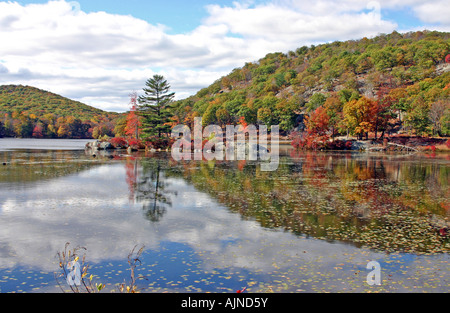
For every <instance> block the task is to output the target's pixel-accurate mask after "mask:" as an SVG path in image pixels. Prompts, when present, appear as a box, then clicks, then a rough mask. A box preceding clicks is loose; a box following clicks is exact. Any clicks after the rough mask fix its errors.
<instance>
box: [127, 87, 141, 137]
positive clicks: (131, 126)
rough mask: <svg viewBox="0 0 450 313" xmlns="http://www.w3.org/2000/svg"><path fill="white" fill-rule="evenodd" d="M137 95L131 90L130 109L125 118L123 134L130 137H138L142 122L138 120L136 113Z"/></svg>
mask: <svg viewBox="0 0 450 313" xmlns="http://www.w3.org/2000/svg"><path fill="white" fill-rule="evenodd" d="M137 99H138V95H137V93H136V92H133V93H132V94H131V95H130V105H131V109H130V112H129V113H128V115H127V118H126V126H125V129H124V131H125V135H126V136H128V137H131V138H136V139H139V134H140V128H141V126H142V123H141V122H140V120H139V116H138V115H137V114H136V110H137Z"/></svg>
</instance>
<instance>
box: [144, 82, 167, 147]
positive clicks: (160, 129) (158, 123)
mask: <svg viewBox="0 0 450 313" xmlns="http://www.w3.org/2000/svg"><path fill="white" fill-rule="evenodd" d="M146 86H147V87H146V88H144V89H143V90H144V95H143V96H140V97H139V99H138V102H139V105H138V108H137V113H138V114H139V115H140V116H142V125H141V131H142V135H141V137H142V138H143V139H148V138H151V137H158V138H161V137H162V135H163V134H168V133H169V132H170V125H169V124H168V123H170V117H171V115H172V114H171V113H170V110H169V109H170V103H171V102H172V100H173V98H174V97H175V93H174V92H170V84H169V83H168V82H167V80H166V79H164V76H161V75H154V76H153V77H152V78H150V79H148V80H147V82H146Z"/></svg>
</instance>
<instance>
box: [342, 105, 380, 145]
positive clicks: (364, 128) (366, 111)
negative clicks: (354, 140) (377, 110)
mask: <svg viewBox="0 0 450 313" xmlns="http://www.w3.org/2000/svg"><path fill="white" fill-rule="evenodd" d="M374 107H376V101H375V100H372V99H369V98H367V97H362V98H360V99H359V100H352V101H349V102H347V103H346V104H344V109H343V113H344V123H345V125H346V127H347V129H348V131H349V132H350V133H351V134H353V135H356V136H358V138H359V139H362V138H363V136H364V135H366V139H368V137H369V132H370V131H371V130H372V129H373V119H372V118H373V116H372V112H373V111H374Z"/></svg>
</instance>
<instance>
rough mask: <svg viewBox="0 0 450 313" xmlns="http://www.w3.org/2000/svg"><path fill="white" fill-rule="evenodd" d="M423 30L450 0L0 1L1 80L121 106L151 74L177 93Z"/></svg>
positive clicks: (448, 24) (449, 16) (441, 21)
mask: <svg viewBox="0 0 450 313" xmlns="http://www.w3.org/2000/svg"><path fill="white" fill-rule="evenodd" d="M425 29H427V30H438V31H450V3H449V0H434V1H426V0H425V1H424V0H379V1H371V0H367V1H366V0H362V1H361V0H338V1H332V0H314V1H312V0H264V1H263V0H236V1H231V0H195V1H187V0H165V1H160V0H150V1H149V0H127V1H123V0H79V1H68V0H55V1H48V0H22V1H19V0H17V1H0V85H5V84H21V85H28V86H34V87H37V88H41V89H44V90H47V91H51V92H54V93H57V94H60V95H62V96H65V97H68V98H70V99H73V100H77V101H81V102H83V103H86V104H88V105H91V106H94V107H97V108H100V109H103V110H106V111H114V112H124V111H127V110H129V108H130V100H129V99H130V98H129V95H130V94H131V93H132V92H137V93H139V94H141V93H142V88H144V87H145V82H146V80H147V79H149V78H151V77H152V76H153V75H155V74H160V75H163V76H164V77H165V78H166V79H167V80H168V82H169V83H170V85H171V87H172V91H173V92H175V93H176V99H184V98H187V97H189V96H190V95H193V94H195V93H196V92H197V91H199V90H200V89H202V88H204V87H208V86H209V85H210V84H212V83H213V82H214V81H216V80H217V79H220V78H221V77H222V76H224V75H227V74H228V73H230V72H231V71H232V70H233V69H235V68H239V67H242V66H244V65H245V63H247V62H254V61H257V60H259V59H261V58H262V57H264V56H265V55H266V54H267V53H272V52H283V53H287V52H288V51H295V50H296V49H297V48H299V47H301V46H304V45H307V46H309V45H311V44H315V45H317V44H321V43H326V42H332V41H336V40H339V41H345V40H357V39H361V38H363V37H369V38H370V37H374V36H377V35H379V34H381V33H391V32H393V31H394V30H396V31H399V32H408V31H417V30H425Z"/></svg>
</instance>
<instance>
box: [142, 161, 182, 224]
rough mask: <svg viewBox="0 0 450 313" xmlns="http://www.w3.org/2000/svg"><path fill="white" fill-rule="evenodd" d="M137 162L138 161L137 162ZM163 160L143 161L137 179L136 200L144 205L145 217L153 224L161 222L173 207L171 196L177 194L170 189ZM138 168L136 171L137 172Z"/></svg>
mask: <svg viewBox="0 0 450 313" xmlns="http://www.w3.org/2000/svg"><path fill="white" fill-rule="evenodd" d="M135 162H137V160H135ZM163 162H165V161H164V160H162V159H157V158H151V159H144V160H142V161H141V165H142V168H141V172H140V173H139V174H138V175H137V174H136V173H135V175H136V178H135V182H136V184H135V189H134V192H135V198H136V201H137V202H138V203H142V208H143V210H144V214H145V217H146V218H147V219H148V220H149V221H151V222H159V221H160V220H161V219H162V218H163V216H164V214H165V213H166V212H167V208H168V207H171V206H172V202H171V200H170V195H171V194H176V192H174V191H171V190H169V189H168V187H169V184H168V183H167V178H166V176H165V167H164V164H166V163H167V162H166V163H163ZM137 168H138V167H137V166H135V169H136V171H137Z"/></svg>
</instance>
